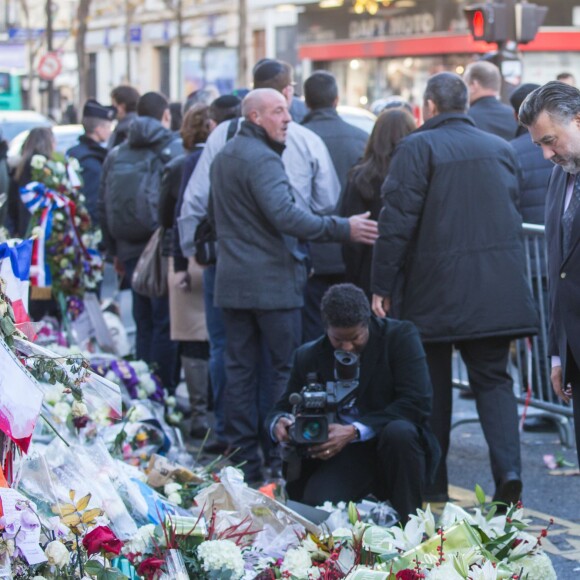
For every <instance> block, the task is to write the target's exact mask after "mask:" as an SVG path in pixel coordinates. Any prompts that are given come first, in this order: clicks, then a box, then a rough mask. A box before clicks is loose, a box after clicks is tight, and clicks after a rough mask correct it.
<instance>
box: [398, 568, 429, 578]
mask: <svg viewBox="0 0 580 580" xmlns="http://www.w3.org/2000/svg"><path fill="white" fill-rule="evenodd" d="M396 578H397V580H419V579H420V578H425V576H424V575H423V574H419V573H418V572H416V571H415V570H409V568H405V570H399V572H397V575H396Z"/></svg>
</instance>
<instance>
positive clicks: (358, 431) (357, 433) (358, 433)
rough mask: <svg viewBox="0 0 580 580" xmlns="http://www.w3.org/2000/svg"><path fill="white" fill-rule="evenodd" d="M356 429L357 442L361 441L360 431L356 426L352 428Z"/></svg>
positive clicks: (355, 438) (355, 437)
mask: <svg viewBox="0 0 580 580" xmlns="http://www.w3.org/2000/svg"><path fill="white" fill-rule="evenodd" d="M352 427H353V429H354V440H355V441H360V430H359V428H358V427H357V426H356V425H353V426H352Z"/></svg>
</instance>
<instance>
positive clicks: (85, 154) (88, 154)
mask: <svg viewBox="0 0 580 580" xmlns="http://www.w3.org/2000/svg"><path fill="white" fill-rule="evenodd" d="M107 153H108V151H107V149H105V148H104V147H101V146H100V145H99V144H98V143H97V142H96V141H95V140H94V139H91V138H90V137H87V136H86V135H81V136H80V137H79V143H78V145H75V146H74V147H71V148H70V149H69V150H68V151H67V152H66V154H67V155H68V156H69V157H74V158H75V159H76V160H77V161H78V162H79V164H80V166H81V169H82V173H81V177H82V179H83V193H84V195H85V198H86V201H85V204H86V207H87V210H88V212H89V214H90V216H91V221H92V222H93V226H94V227H99V212H98V209H97V206H98V202H99V183H100V181H101V173H102V171H103V163H104V162H105V157H106V156H107Z"/></svg>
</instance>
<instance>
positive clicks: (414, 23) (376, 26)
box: [348, 12, 435, 40]
mask: <svg viewBox="0 0 580 580" xmlns="http://www.w3.org/2000/svg"><path fill="white" fill-rule="evenodd" d="M434 31H435V17H434V16H433V14H430V13H429V12H423V13H421V14H410V15H409V16H393V17H391V18H388V17H387V18H383V19H380V20H377V19H376V18H373V17H369V18H366V19H364V20H356V21H352V22H351V23H350V25H349V27H348V37H349V38H350V39H352V40H358V39H364V38H377V37H379V38H380V37H384V36H410V35H413V34H430V33H431V32H434Z"/></svg>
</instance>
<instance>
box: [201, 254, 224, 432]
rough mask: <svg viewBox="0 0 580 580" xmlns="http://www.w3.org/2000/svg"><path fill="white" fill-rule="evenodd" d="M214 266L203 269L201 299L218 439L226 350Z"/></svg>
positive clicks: (222, 425) (222, 404)
mask: <svg viewBox="0 0 580 580" xmlns="http://www.w3.org/2000/svg"><path fill="white" fill-rule="evenodd" d="M215 271H216V267H215V265H213V266H208V267H207V268H205V270H204V271H203V300H204V305H205V322H206V325H207V333H208V335H209V376H210V380H211V390H212V393H213V407H214V409H213V410H214V415H215V427H214V429H215V433H216V437H217V438H218V439H220V440H222V441H223V440H225V433H224V432H225V411H224V404H225V403H224V393H225V388H226V368H225V362H224V356H225V351H226V329H225V325H224V317H223V313H222V310H221V308H218V307H217V306H214V303H213V295H214V286H215Z"/></svg>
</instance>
